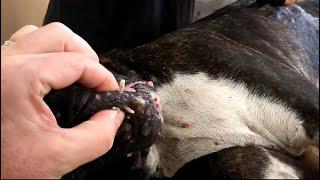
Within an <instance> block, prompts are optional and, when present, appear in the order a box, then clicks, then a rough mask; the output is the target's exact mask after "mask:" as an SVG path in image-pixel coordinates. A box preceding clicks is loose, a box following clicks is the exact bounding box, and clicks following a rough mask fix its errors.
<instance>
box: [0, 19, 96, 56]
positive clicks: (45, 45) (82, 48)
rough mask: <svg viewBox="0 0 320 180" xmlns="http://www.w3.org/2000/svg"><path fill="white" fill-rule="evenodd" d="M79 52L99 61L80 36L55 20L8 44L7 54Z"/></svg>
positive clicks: (5, 52)
mask: <svg viewBox="0 0 320 180" xmlns="http://www.w3.org/2000/svg"><path fill="white" fill-rule="evenodd" d="M50 52H77V53H81V54H84V55H86V56H89V57H91V59H94V60H95V61H97V62H98V61H99V58H98V56H97V54H96V53H95V52H94V50H93V49H92V48H91V47H90V45H89V44H88V43H87V42H86V41H85V40H84V39H82V38H81V37H80V36H78V35H77V34H75V33H74V32H72V30H71V29H69V28H68V27H67V26H65V25H63V24H62V23H58V22H54V23H50V24H48V25H46V26H43V27H41V28H39V29H37V30H34V31H33V32H30V33H28V34H26V35H24V36H22V37H20V38H18V39H16V41H14V43H13V44H12V45H10V46H7V47H6V49H5V51H4V54H5V55H19V54H40V53H50Z"/></svg>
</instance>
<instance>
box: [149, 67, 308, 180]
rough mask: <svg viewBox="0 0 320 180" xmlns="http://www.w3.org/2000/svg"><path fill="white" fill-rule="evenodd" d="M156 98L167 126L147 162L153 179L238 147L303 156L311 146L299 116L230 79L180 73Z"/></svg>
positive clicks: (162, 88) (160, 90) (274, 100)
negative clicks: (196, 160) (208, 155)
mask: <svg viewBox="0 0 320 180" xmlns="http://www.w3.org/2000/svg"><path fill="white" fill-rule="evenodd" d="M199 87H201V88H199ZM156 93H158V94H159V96H160V97H161V102H162V108H163V112H164V113H163V117H164V125H163V130H162V137H163V138H160V139H159V140H158V141H157V142H156V143H155V144H154V145H153V147H152V148H153V150H152V151H151V152H150V154H149V157H150V159H149V160H148V159H147V165H148V166H149V168H150V173H151V174H155V175H158V176H167V177H171V176H173V175H174V174H175V173H176V171H177V170H178V169H179V168H181V167H182V166H183V165H184V164H185V163H187V162H189V161H191V160H193V159H196V158H199V157H201V156H204V155H206V154H210V153H213V152H217V151H220V150H222V149H225V148H229V147H234V146H240V147H243V146H248V145H256V146H263V147H267V148H271V149H277V147H281V148H283V149H285V150H286V151H288V152H290V153H291V154H294V155H299V154H300V153H302V152H303V151H304V150H305V148H306V147H307V146H308V145H309V141H308V138H307V136H306V133H305V130H304V128H303V126H302V125H301V124H302V120H301V119H299V118H298V115H297V114H296V113H295V112H294V111H292V110H291V109H290V108H288V107H286V106H285V105H284V104H282V103H280V102H279V101H277V100H276V99H274V98H271V97H261V96H258V95H257V94H255V93H254V92H250V90H248V89H247V87H246V86H245V85H244V84H241V83H236V82H233V81H232V80H230V79H225V78H217V79H212V78H209V76H208V75H206V74H205V73H198V74H189V75H187V74H176V75H175V77H174V79H173V80H172V81H171V82H170V83H168V84H165V85H163V86H161V87H160V88H159V89H158V90H157V91H156ZM155 157H157V158H159V159H158V160H155ZM155 164H157V165H155Z"/></svg>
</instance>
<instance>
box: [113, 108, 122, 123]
mask: <svg viewBox="0 0 320 180" xmlns="http://www.w3.org/2000/svg"><path fill="white" fill-rule="evenodd" d="M113 111H115V121H116V126H117V127H119V126H120V125H121V123H122V121H123V119H124V112H122V111H120V109H119V110H113Z"/></svg>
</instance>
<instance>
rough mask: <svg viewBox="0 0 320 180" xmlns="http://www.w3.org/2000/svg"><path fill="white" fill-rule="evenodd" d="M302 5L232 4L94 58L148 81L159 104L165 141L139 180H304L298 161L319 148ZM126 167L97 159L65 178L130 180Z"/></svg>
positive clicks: (311, 56)
mask: <svg viewBox="0 0 320 180" xmlns="http://www.w3.org/2000/svg"><path fill="white" fill-rule="evenodd" d="M308 3H309V2H301V4H302V5H291V6H287V7H272V6H269V5H266V4H263V5H261V4H259V3H254V4H252V5H250V6H247V5H243V4H242V3H241V2H235V3H233V4H231V5H229V6H227V7H225V8H222V9H221V10H219V11H217V12H215V13H213V14H212V15H210V16H208V17H205V18H203V19H201V20H199V21H197V22H195V23H194V24H192V25H190V26H188V27H187V28H184V29H181V30H178V31H175V32H171V33H168V34H166V35H164V36H162V37H160V38H158V39H157V40H155V41H154V42H151V43H148V44H145V45H141V46H138V47H135V48H132V49H115V50H112V51H110V52H107V53H104V54H100V62H101V63H102V64H103V65H104V66H105V67H106V68H108V69H110V70H112V71H113V72H114V73H116V74H121V75H124V76H126V77H129V79H130V78H131V79H143V80H145V81H152V82H153V83H154V86H155V89H154V90H152V93H154V94H157V95H158V96H159V97H160V100H161V103H160V105H161V109H162V118H163V124H162V125H161V126H162V127H161V134H160V135H159V137H158V138H155V139H154V142H153V143H152V145H151V147H150V148H148V151H147V152H146V153H145V162H144V163H143V167H142V169H143V171H144V173H143V176H144V177H139V178H138V179H140V178H145V177H148V178H155V179H164V178H171V179H183V177H185V176H187V174H188V175H189V174H192V173H196V174H197V175H198V176H196V177H201V176H203V177H204V178H203V179H212V178H217V177H223V178H261V179H262V178H271V179H273V178H282V179H288V178H306V177H308V175H307V174H306V173H305V170H304V168H303V167H302V166H301V165H300V164H299V156H301V155H302V154H303V153H305V152H306V151H307V149H308V148H309V147H310V146H315V147H318V146H319V142H318V141H319V101H318V97H319V76H318V72H319V69H318V65H319V61H318V59H319V23H318V16H317V17H315V16H316V15H315V14H316V13H315V12H313V9H310V8H309V9H308V8H305V9H303V8H302V7H303V6H305V7H307V5H308ZM309 11H312V12H309ZM317 156H318V153H317ZM197 160H199V162H202V163H200V167H201V168H196V167H195V165H194V164H193V163H195V164H197ZM107 162H113V163H107ZM198 165H199V164H198ZM127 166H128V164H127V160H126V157H123V158H122V159H121V160H119V159H117V158H113V159H112V158H111V157H110V156H103V157H100V158H98V159H97V160H95V162H91V163H88V164H87V165H84V166H82V167H80V168H78V169H76V170H75V171H74V172H71V173H70V174H68V175H66V176H65V177H66V178H70V177H72V178H79V177H83V178H92V177H101V176H103V177H107V178H110V177H114V178H116V177H122V176H124V177H125V178H126V179H131V178H133V176H129V174H128V173H124V171H125V170H124V169H127ZM123 167H126V168H123ZM184 168H186V169H187V170H184ZM188 170H189V172H188ZM203 171H206V173H203ZM112 172H113V175H112ZM197 172H200V173H197ZM201 172H202V173H201ZM140 175H141V174H140ZM190 176H192V175H190ZM190 176H189V177H190ZM316 176H318V172H317V173H316ZM196 177H195V178H196ZM111 179H112V178H111Z"/></svg>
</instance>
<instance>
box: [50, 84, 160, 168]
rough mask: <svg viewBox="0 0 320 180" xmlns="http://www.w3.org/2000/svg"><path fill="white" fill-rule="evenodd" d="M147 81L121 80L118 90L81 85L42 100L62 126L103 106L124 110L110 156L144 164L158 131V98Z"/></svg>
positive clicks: (136, 164)
mask: <svg viewBox="0 0 320 180" xmlns="http://www.w3.org/2000/svg"><path fill="white" fill-rule="evenodd" d="M153 88H154V86H153V83H152V82H150V81H127V82H125V81H124V80H121V81H120V83H119V89H120V90H119V91H109V92H94V91H92V90H90V89H88V88H84V87H82V86H80V85H73V86H71V87H68V88H66V89H63V90H59V91H53V92H50V93H49V94H48V95H47V96H46V97H45V101H46V103H47V104H48V105H49V107H50V108H51V110H52V111H53V112H54V114H55V116H56V119H57V122H58V124H59V125H60V126H61V127H73V126H75V125H77V124H80V123H82V122H83V121H86V120H88V119H89V118H90V117H91V116H92V115H93V114H95V113H96V112H98V111H100V110H103V109H115V110H121V111H123V112H125V119H124V120H123V123H122V124H121V126H120V128H119V129H118V131H117V135H116V137H115V141H114V144H113V147H112V149H111V151H110V155H111V156H115V157H120V158H124V157H128V158H130V159H133V165H132V168H133V169H140V168H143V166H144V163H145V160H146V157H147V154H148V152H149V148H150V147H151V146H152V144H153V143H154V142H155V141H156V140H157V138H158V137H159V135H160V131H161V126H162V122H163V120H162V110H161V105H160V98H159V96H158V95H156V94H155V93H154V92H153Z"/></svg>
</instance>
